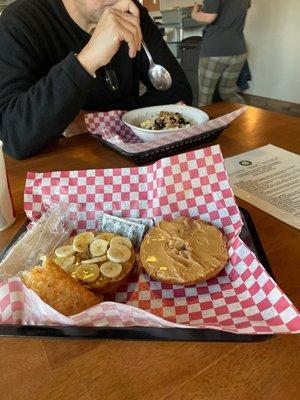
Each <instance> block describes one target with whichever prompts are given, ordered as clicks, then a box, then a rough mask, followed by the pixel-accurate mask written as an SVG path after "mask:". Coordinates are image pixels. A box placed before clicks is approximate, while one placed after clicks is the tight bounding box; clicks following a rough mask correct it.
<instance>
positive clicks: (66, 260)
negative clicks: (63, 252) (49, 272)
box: [53, 256, 75, 270]
mask: <svg viewBox="0 0 300 400" xmlns="http://www.w3.org/2000/svg"><path fill="white" fill-rule="evenodd" d="M53 261H54V262H55V264H56V265H58V266H59V267H60V268H62V269H64V270H65V269H66V268H68V267H70V266H71V265H73V264H74V263H75V256H71V257H55V258H54V260H53Z"/></svg>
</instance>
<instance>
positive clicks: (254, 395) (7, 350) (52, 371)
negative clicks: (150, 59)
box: [0, 103, 300, 400]
mask: <svg viewBox="0 0 300 400" xmlns="http://www.w3.org/2000/svg"><path fill="white" fill-rule="evenodd" d="M239 107H240V106H239V105H232V104H224V103H218V104H214V105H212V106H209V107H207V108H206V111H207V112H208V113H209V114H210V116H214V117H216V116H220V115H222V114H225V113H227V112H230V111H233V110H234V109H237V108H239ZM216 143H219V144H220V145H221V148H222V151H223V155H224V157H229V156H232V155H236V154H238V153H241V152H244V151H247V150H251V149H254V148H257V147H260V146H263V145H266V144H268V143H272V144H274V145H276V146H279V147H282V148H284V149H286V150H290V151H293V152H297V153H299V152H300V119H297V118H291V117H287V116H285V115H279V114H274V113H270V112H267V111H264V110H260V109H256V108H249V109H248V111H247V112H246V113H244V114H243V115H242V116H240V117H239V118H238V119H237V120H236V121H234V122H233V123H232V126H231V127H230V128H229V129H227V130H226V131H225V132H224V133H223V134H222V135H221V136H220V137H219V139H217V140H216V141H215V142H211V144H216ZM131 165H132V163H131V161H128V160H127V159H125V158H124V157H122V156H120V155H118V154H117V153H115V152H113V151H112V150H109V149H107V148H106V147H104V146H103V145H102V144H101V143H100V142H97V141H95V140H94V139H92V138H91V137H90V136H89V135H82V136H80V137H73V138H71V139H67V140H66V139H62V140H60V142H59V143H54V144H52V145H51V146H49V147H48V148H47V149H46V150H44V151H43V152H41V153H40V154H39V155H37V156H35V157H32V158H30V159H28V160H23V161H14V160H12V159H11V158H9V157H6V166H7V170H8V175H9V180H10V185H11V189H12V196H13V200H14V203H15V209H16V214H17V221H16V223H15V224H14V225H13V226H11V227H10V228H9V229H7V230H5V231H4V232H1V233H0V249H1V248H3V247H4V246H5V244H7V243H8V242H9V240H10V239H11V238H12V237H13V235H14V234H15V233H16V232H17V231H18V229H19V228H20V226H21V225H22V224H23V223H24V221H25V215H24V211H23V189H24V182H25V175H26V172H27V171H29V170H32V171H40V172H41V171H46V170H62V169H65V170H66V169H67V170H68V169H88V168H107V167H125V166H131ZM238 204H239V205H241V206H243V207H245V208H247V210H248V211H249V212H250V213H251V215H252V217H253V220H254V222H255V225H256V228H257V231H258V233H259V236H260V238H261V241H262V243H263V246H264V248H265V251H266V254H267V257H268V259H269V261H270V264H271V267H272V270H273V272H274V275H275V278H276V281H277V282H278V284H279V285H280V287H281V288H282V289H283V290H284V291H285V293H286V294H287V295H288V297H289V298H290V299H291V300H292V301H293V302H294V304H295V305H296V307H298V308H299V307H300V290H299V286H300V269H299V259H300V252H299V231H297V230H296V229H295V228H292V227H291V226H289V225H287V224H285V223H283V222H280V221H279V220H277V219H276V218H274V217H272V216H270V215H268V214H266V213H264V212H263V211H261V210H259V209H257V208H255V207H254V206H251V205H250V204H248V203H246V202H244V201H241V200H239V199H238ZM297 240H298V245H297V243H296V241H297ZM299 352H300V337H299V336H276V337H274V338H273V339H271V340H268V341H266V342H261V343H257V344H246V343H245V344H240V343H204V342H202V343H199V342H138V341H121V340H116V341H106V340H67V339H19V338H1V339H0V360H1V361H0V376H1V379H0V393H1V395H0V397H1V399H3V400H10V399H22V400H23V399H24V400H26V399H31V400H33V399H38V400H43V399H45V400H46V399H47V400H52V399H53V400H59V399H63V400H68V399H72V400H73V399H75V398H76V399H78V400H92V399H103V400H112V399H115V400H122V399H124V400H127V399H130V400H135V399H136V400H150V399H153V400H171V399H199V400H200V399H201V400H202V399H222V400H227V399H230V400H233V399H237V400H247V399H249V400H253V399H260V400H263V399H266V400H270V399H272V400H279V399H284V400H294V399H295V400H296V399H299V398H300V375H299V374H300V372H299V371H300V357H299Z"/></svg>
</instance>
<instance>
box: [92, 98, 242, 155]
mask: <svg viewBox="0 0 300 400" xmlns="http://www.w3.org/2000/svg"><path fill="white" fill-rule="evenodd" d="M181 105H182V108H183V109H184V107H185V105H183V104H181ZM246 110H247V107H242V108H240V109H239V110H236V111H233V112H231V113H229V114H226V115H223V116H221V117H219V118H215V119H212V120H209V121H207V122H205V123H203V124H201V125H197V126H192V127H190V128H186V129H183V130H180V131H179V132H176V140H175V139H174V135H170V136H164V137H161V138H159V139H155V140H151V141H149V142H144V141H143V140H141V139H140V138H139V137H137V136H136V135H135V134H134V133H133V131H132V130H131V129H130V128H129V127H128V126H127V125H125V124H124V123H123V122H122V115H123V114H124V111H120V110H114V111H107V112H95V113H89V114H85V123H86V126H87V129H88V131H89V132H91V133H93V134H94V135H99V136H101V138H102V140H104V141H106V142H109V143H111V144H113V145H115V146H116V147H118V148H119V149H120V150H124V151H126V152H128V153H130V154H137V153H142V152H144V151H147V150H153V149H156V148H158V147H161V146H166V145H170V144H172V145H173V144H174V143H176V142H180V141H182V140H184V139H188V138H192V137H193V136H197V135H200V134H203V135H205V134H206V133H207V132H209V131H211V130H213V129H218V128H222V127H225V126H226V125H228V124H230V123H231V122H232V121H233V120H234V119H235V118H237V117H238V116H239V115H241V114H242V113H243V112H244V111H246Z"/></svg>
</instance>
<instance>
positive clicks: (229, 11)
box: [192, 0, 251, 106]
mask: <svg viewBox="0 0 300 400" xmlns="http://www.w3.org/2000/svg"><path fill="white" fill-rule="evenodd" d="M250 6H251V0H204V1H203V5H199V4H198V3H195V5H194V8H193V11H192V18H193V19H194V20H195V21H197V22H199V23H200V24H202V25H206V27H205V30H204V34H203V41H202V46H201V51H200V60H199V70H198V71H199V72H198V73H199V106H204V105H207V104H211V103H212V99H213V94H214V92H215V89H216V86H217V85H218V90H219V94H220V96H221V98H222V99H223V100H224V101H228V102H236V103H245V102H244V99H243V98H242V97H241V96H240V95H239V94H238V93H237V86H236V82H237V79H238V76H239V74H240V72H241V70H242V68H243V66H244V63H245V61H246V56H247V54H246V42H245V38H244V27H245V22H246V16H247V12H248V9H249V7H250Z"/></svg>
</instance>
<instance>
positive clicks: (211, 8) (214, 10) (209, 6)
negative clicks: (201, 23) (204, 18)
mask: <svg viewBox="0 0 300 400" xmlns="http://www.w3.org/2000/svg"><path fill="white" fill-rule="evenodd" d="M202 11H203V12H204V13H207V14H218V13H219V11H220V0H204V3H203V10H202Z"/></svg>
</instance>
